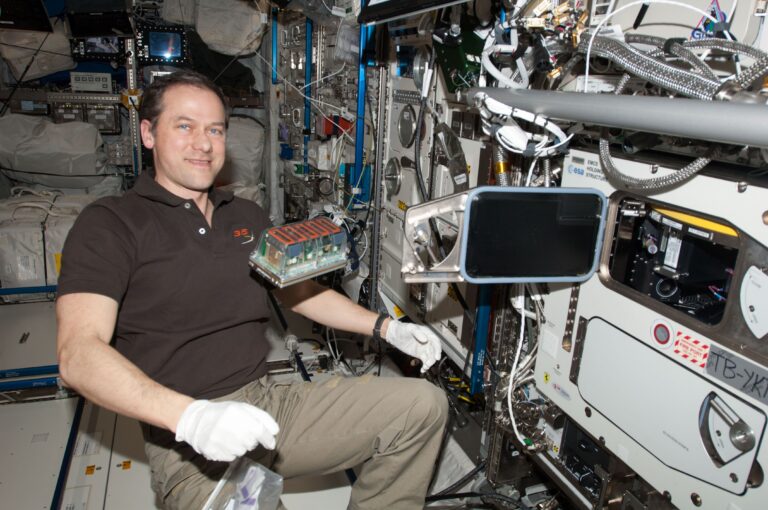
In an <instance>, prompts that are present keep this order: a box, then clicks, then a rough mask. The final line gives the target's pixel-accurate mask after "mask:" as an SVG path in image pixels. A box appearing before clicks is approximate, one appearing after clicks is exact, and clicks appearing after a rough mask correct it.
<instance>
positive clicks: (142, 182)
mask: <svg viewBox="0 0 768 510" xmlns="http://www.w3.org/2000/svg"><path fill="white" fill-rule="evenodd" d="M133 190H134V191H135V192H136V193H137V194H138V195H139V196H142V197H144V198H148V199H150V200H154V201H155V202H161V203H163V204H167V205H170V206H179V205H182V204H184V203H185V202H186V201H187V200H186V199H184V198H181V197H179V196H176V195H174V194H173V193H171V192H170V191H168V190H167V189H165V188H164V187H162V186H160V185H159V184H158V183H157V182H156V181H155V178H154V172H148V171H147V172H144V173H142V174H141V175H140V176H139V178H138V180H137V181H136V184H135V185H134V186H133ZM234 196H235V194H234V193H233V192H231V191H224V190H220V189H218V188H214V187H211V189H210V190H209V191H208V198H210V199H211V202H212V203H213V206H214V207H218V206H219V205H220V204H223V203H225V202H230V201H231V200H232V198H233V197H234Z"/></svg>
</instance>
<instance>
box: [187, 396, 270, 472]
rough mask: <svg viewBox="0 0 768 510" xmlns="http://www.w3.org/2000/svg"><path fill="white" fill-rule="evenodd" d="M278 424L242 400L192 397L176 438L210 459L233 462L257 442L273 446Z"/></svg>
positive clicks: (256, 444)
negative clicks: (215, 399)
mask: <svg viewBox="0 0 768 510" xmlns="http://www.w3.org/2000/svg"><path fill="white" fill-rule="evenodd" d="M279 431H280V427H278V425H277V423H276V422H275V420H274V419H272V417H271V416H270V415H269V413H267V412H265V411H262V410H261V409H259V408H258V407H256V406H252V405H250V404H246V403H243V402H234V401H227V402H211V401H209V400H195V401H194V402H192V403H191V404H189V406H187V408H186V409H185V410H184V412H183V413H182V414H181V418H180V419H179V423H178V424H177V425H176V440H177V441H185V442H187V443H189V445H190V446H191V447H192V448H194V449H195V451H196V452H197V453H199V454H201V455H203V456H204V457H205V458H206V459H209V460H218V461H227V462H229V461H232V460H235V459H236V458H238V457H240V456H242V455H244V454H245V453H246V452H249V451H251V450H253V449H254V448H256V446H258V445H259V444H261V445H262V446H264V448H267V449H269V450H272V449H274V448H275V434H277V433H278V432H279Z"/></svg>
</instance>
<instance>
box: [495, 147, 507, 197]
mask: <svg viewBox="0 0 768 510" xmlns="http://www.w3.org/2000/svg"><path fill="white" fill-rule="evenodd" d="M493 166H494V173H495V174H496V185H497V186H509V184H510V183H509V162H508V161H507V153H506V151H505V150H504V147H502V146H501V144H500V143H498V142H496V143H495V144H494V146H493Z"/></svg>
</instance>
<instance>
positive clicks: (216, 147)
mask: <svg viewBox="0 0 768 510" xmlns="http://www.w3.org/2000/svg"><path fill="white" fill-rule="evenodd" d="M141 138H142V140H143V141H144V145H145V146H146V147H147V148H148V149H152V150H153V156H154V161H155V180H156V181H157V182H158V183H159V184H160V185H161V186H163V187H164V188H166V189H167V190H168V191H170V192H171V193H173V194H174V195H177V196H180V197H182V198H188V199H192V198H195V197H196V196H198V195H199V193H201V192H206V191H207V190H208V188H210V187H211V185H212V184H213V180H214V179H215V178H216V174H218V173H219V170H221V167H222V166H223V165H224V149H225V141H226V131H225V112H224V105H222V104H221V101H220V100H219V98H218V96H216V94H214V93H213V92H211V91H210V90H206V89H202V88H198V87H193V86H190V85H175V86H173V87H171V88H169V89H167V90H166V91H165V94H164V95H163V111H162V113H161V114H160V115H159V116H158V117H157V119H156V123H155V128H154V129H152V125H151V123H150V122H149V121H148V120H143V121H141Z"/></svg>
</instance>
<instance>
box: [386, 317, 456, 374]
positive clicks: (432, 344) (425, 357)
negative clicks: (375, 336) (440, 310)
mask: <svg viewBox="0 0 768 510" xmlns="http://www.w3.org/2000/svg"><path fill="white" fill-rule="evenodd" d="M386 340H387V342H389V343H390V344H391V345H393V346H394V347H397V348H398V349H399V350H401V351H402V352H404V353H405V354H408V355H409V356H413V357H414V358H419V359H420V360H421V363H422V365H421V373H422V374H423V373H424V372H426V371H427V370H429V367H431V366H432V365H434V364H435V363H436V362H437V361H438V360H439V359H440V355H441V354H442V348H441V344H440V338H439V337H438V336H437V335H436V334H434V333H433V332H432V330H431V329H429V328H428V327H426V326H419V325H418V324H410V323H404V322H398V321H396V320H391V321H390V322H389V325H388V326H387V334H386Z"/></svg>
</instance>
